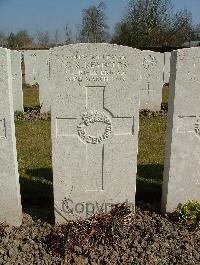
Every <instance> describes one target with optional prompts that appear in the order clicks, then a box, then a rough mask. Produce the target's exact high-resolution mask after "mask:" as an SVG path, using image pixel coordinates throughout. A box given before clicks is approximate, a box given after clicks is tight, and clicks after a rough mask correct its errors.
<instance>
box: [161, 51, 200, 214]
mask: <svg viewBox="0 0 200 265" xmlns="http://www.w3.org/2000/svg"><path fill="white" fill-rule="evenodd" d="M165 153H166V155H165V169H164V183H163V198H162V208H163V210H164V211H167V212H172V211H174V210H175V208H176V207H177V206H178V205H179V204H183V203H186V202H187V201H188V200H192V199H196V200H200V173H199V172H200V49H199V48H191V49H183V50H178V51H177V52H173V53H172V58H171V76H170V101H169V113H168V127H167V134H166V151H165Z"/></svg>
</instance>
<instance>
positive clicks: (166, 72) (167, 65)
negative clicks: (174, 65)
mask: <svg viewBox="0 0 200 265" xmlns="http://www.w3.org/2000/svg"><path fill="white" fill-rule="evenodd" d="M164 57H165V66H164V72H163V83H164V84H166V83H169V78H170V59H171V52H165V53H164Z"/></svg>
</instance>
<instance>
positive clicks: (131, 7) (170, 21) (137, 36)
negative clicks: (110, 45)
mask: <svg viewBox="0 0 200 265" xmlns="http://www.w3.org/2000/svg"><path fill="white" fill-rule="evenodd" d="M190 34H191V14H190V13H189V12H188V11H187V10H183V11H179V12H177V13H175V14H174V13H173V6H172V4H171V0H129V3H128V8H127V11H126V14H125V16H124V17H123V19H122V21H121V22H120V23H119V24H118V25H117V26H116V28H115V33H114V36H113V40H112V42H115V43H118V44H123V45H128V46H132V47H149V46H164V45H166V46H168V45H171V46H174V45H181V44H183V43H184V42H185V39H187V38H188V36H189V35H190Z"/></svg>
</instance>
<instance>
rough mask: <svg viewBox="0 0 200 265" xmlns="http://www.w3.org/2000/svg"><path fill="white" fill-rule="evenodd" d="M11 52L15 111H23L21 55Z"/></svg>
mask: <svg viewBox="0 0 200 265" xmlns="http://www.w3.org/2000/svg"><path fill="white" fill-rule="evenodd" d="M10 52H11V70H12V90H13V108H14V111H23V110H24V108H23V91H22V69H21V53H20V52H18V51H10Z"/></svg>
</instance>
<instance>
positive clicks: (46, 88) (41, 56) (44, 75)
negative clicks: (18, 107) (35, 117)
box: [37, 50, 51, 112]
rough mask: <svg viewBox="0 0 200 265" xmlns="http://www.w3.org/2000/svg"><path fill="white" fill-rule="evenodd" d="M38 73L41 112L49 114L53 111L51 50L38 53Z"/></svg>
mask: <svg viewBox="0 0 200 265" xmlns="http://www.w3.org/2000/svg"><path fill="white" fill-rule="evenodd" d="M37 71H38V83H39V100H40V106H41V112H48V111H50V109H51V99H50V96H51V90H50V84H51V83H50V62H49V50H41V51H38V52H37Z"/></svg>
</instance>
